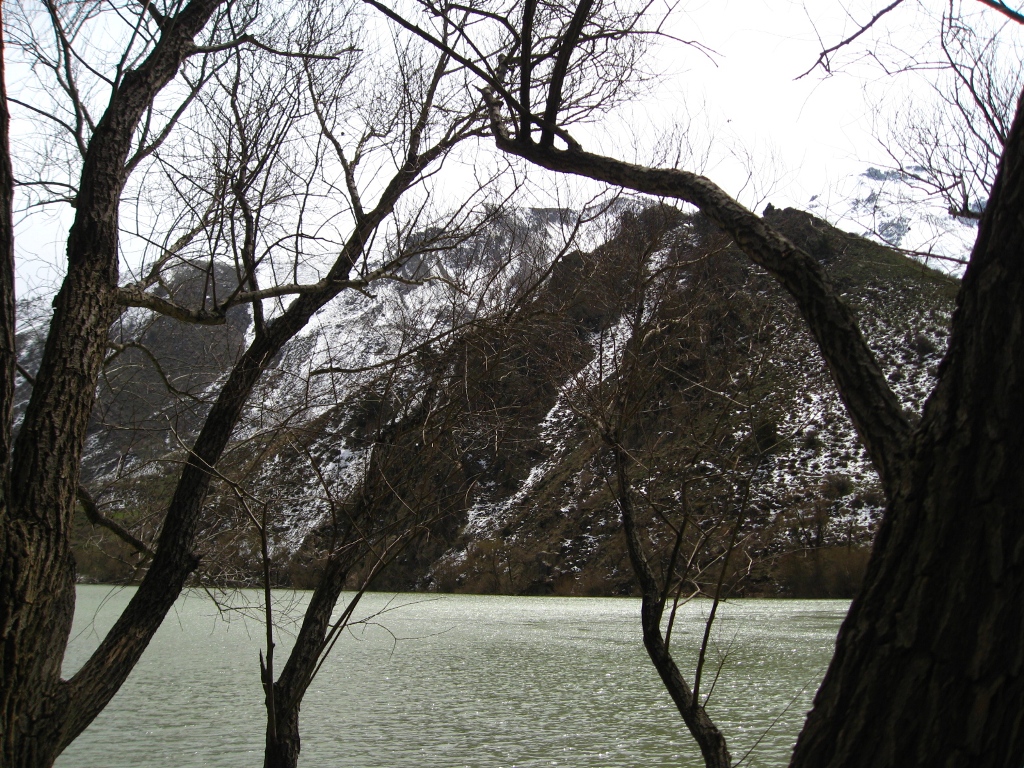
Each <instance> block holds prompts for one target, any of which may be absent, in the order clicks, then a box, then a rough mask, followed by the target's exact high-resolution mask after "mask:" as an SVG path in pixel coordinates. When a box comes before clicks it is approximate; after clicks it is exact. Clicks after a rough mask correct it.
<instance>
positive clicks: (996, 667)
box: [792, 100, 1024, 768]
mask: <svg viewBox="0 0 1024 768" xmlns="http://www.w3.org/2000/svg"><path fill="white" fill-rule="evenodd" d="M1022 210H1024V100H1022V101H1021V102H1019V103H1018V108H1017V115H1016V118H1015V120H1014V123H1013V127H1012V128H1011V131H1010V134H1009V137H1008V140H1007V142H1006V147H1005V150H1004V153H1003V157H1002V161H1001V164H1000V169H999V172H998V175H997V177H996V182H995V186H994V188H993V190H992V195H991V197H990V199H989V204H988V206H986V209H985V214H984V217H983V218H982V221H981V225H980V230H979V234H978V241H977V243H976V245H975V247H974V252H973V254H972V256H971V261H970V265H969V266H968V268H967V272H966V274H965V275H964V282H963V285H962V287H961V291H960V296H959V299H958V306H957V310H956V313H955V315H954V318H953V331H952V335H951V338H950V346H949V351H948V352H947V354H946V358H945V360H944V361H943V363H942V366H941V369H940V376H939V383H938V385H937V386H936V388H935V391H934V392H933V393H932V395H931V397H930V398H929V400H928V402H927V404H926V406H925V410H924V415H923V418H922V420H921V423H920V425H919V427H918V428H917V429H916V430H915V432H914V435H913V438H912V440H911V442H910V448H909V451H908V454H909V458H908V459H907V461H906V462H905V464H904V466H903V467H902V470H903V471H902V473H901V476H900V480H899V483H898V484H897V486H896V489H895V493H894V495H893V497H892V499H891V501H890V504H889V508H888V510H887V511H886V515H885V518H884V521H883V524H882V527H881V530H880V531H879V534H878V539H877V541H876V543H875V549H874V553H873V555H872V560H871V564H870V567H869V569H868V574H867V578H866V581H865V584H864V587H863V589H862V591H861V593H860V595H859V596H858V597H857V599H856V600H855V601H854V603H853V606H852V607H851V609H850V614H849V616H848V617H847V619H846V621H845V622H844V623H843V627H842V630H841V632H840V635H839V640H838V642H837V646H836V654H835V657H834V658H833V660H832V663H831V666H830V667H829V671H828V674H827V675H826V677H825V681H824V682H823V683H822V686H821V688H820V689H819V691H818V694H817V696H816V698H815V704H814V709H813V710H812V712H811V714H810V716H809V717H808V719H807V723H806V725H805V726H804V730H803V733H802V734H801V735H800V739H799V741H798V743H797V747H796V750H795V753H794V756H793V763H792V765H794V766H815V767H818V766H845V767H849V768H855V767H857V766H865V768H866V766H902V765H929V766H931V765H934V766H972V767H980V766H991V767H992V768H996V767H997V766H999V767H1002V768H1020V766H1021V765H1022V764H1024V642H1022V638H1024V471H1022V468H1021V457H1022V456H1024V218H1022V215H1021V211H1022Z"/></svg>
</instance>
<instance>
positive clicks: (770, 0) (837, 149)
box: [9, 0, 994, 295]
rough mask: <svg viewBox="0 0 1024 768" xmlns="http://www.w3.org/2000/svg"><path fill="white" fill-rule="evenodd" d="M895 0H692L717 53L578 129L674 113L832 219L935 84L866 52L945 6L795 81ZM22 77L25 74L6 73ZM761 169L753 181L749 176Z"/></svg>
mask: <svg viewBox="0 0 1024 768" xmlns="http://www.w3.org/2000/svg"><path fill="white" fill-rule="evenodd" d="M966 2H967V3H970V0H966ZM886 4H887V3H886V2H885V1H884V0H851V1H850V2H846V3H840V2H838V1H833V0H817V2H813V3H808V4H805V3H802V2H797V1H796V0H690V2H684V3H683V4H682V5H681V7H680V8H678V9H676V11H675V12H674V13H673V14H672V16H671V18H670V22H669V24H668V25H667V26H666V32H668V33H669V34H672V35H674V36H677V37H679V38H683V39H688V40H698V41H700V42H701V43H703V44H704V45H706V46H708V48H710V49H711V50H713V51H714V52H715V53H714V54H712V55H711V56H710V57H709V56H704V55H702V54H699V53H698V52H697V51H695V50H694V49H693V48H690V47H686V46H683V45H680V44H678V43H675V42H671V41H666V42H664V43H662V44H660V45H659V46H658V49H657V50H656V51H655V52H654V53H653V54H652V58H651V59H650V67H651V69H654V70H657V71H659V72H661V73H663V74H664V77H663V78H662V79H661V80H660V81H659V82H656V83H654V84H653V86H652V90H651V93H650V96H649V98H647V99H645V100H642V101H641V102H640V103H637V104H633V105H630V106H629V107H627V108H624V109H622V110H620V111H619V113H617V114H616V115H615V116H609V117H608V118H607V119H604V120H602V121H601V122H600V123H599V124H596V125H593V126H589V127H585V128H582V129H575V130H574V133H575V134H576V135H577V137H578V138H580V139H581V140H582V141H583V144H584V146H585V147H587V148H588V149H592V150H595V151H599V152H605V153H607V154H613V155H616V156H619V157H624V158H625V159H629V160H634V161H637V162H647V163H650V162H652V161H658V160H659V158H658V157H657V153H656V152H655V150H654V146H655V145H656V144H657V143H658V141H659V139H660V138H663V137H664V135H665V133H666V131H667V130H668V129H669V127H670V126H671V124H672V121H673V120H677V121H682V123H683V124H686V123H687V122H689V124H690V126H691V131H690V140H691V141H692V142H693V143H694V144H695V145H696V146H697V147H698V155H700V154H702V153H703V152H704V151H706V152H707V159H706V162H704V161H699V162H697V163H696V166H697V167H694V164H687V165H686V166H685V167H689V168H691V169H693V170H698V171H702V172H704V173H706V174H707V175H708V176H710V177H711V178H712V179H713V180H714V181H716V182H717V183H718V184H720V185H721V186H723V187H724V188H725V189H726V190H727V191H729V192H730V193H732V194H734V195H737V196H738V197H739V198H740V200H741V201H742V202H744V203H745V204H747V205H750V206H756V207H757V209H758V211H760V210H761V209H762V208H763V205H764V203H765V202H767V201H770V202H772V203H773V204H774V205H776V206H777V207H785V206H789V205H792V206H795V207H799V208H805V209H806V208H808V207H809V206H811V205H812V203H811V199H812V196H818V199H817V205H818V207H817V208H816V212H818V213H819V214H822V213H824V214H826V215H827V214H829V213H832V214H833V218H835V215H836V212H837V211H838V210H839V209H841V207H842V197H843V195H846V194H849V180H850V178H851V177H855V176H856V174H859V173H862V172H863V171H864V170H866V168H867V167H869V166H879V167H881V166H884V165H885V163H886V158H885V154H884V152H883V151H882V148H881V147H880V146H879V145H878V142H877V141H876V140H875V139H874V138H873V136H872V133H871V122H872V112H871V107H870V105H869V100H868V99H867V98H866V94H867V95H868V96H870V97H871V98H872V99H875V100H877V99H880V98H881V99H883V100H884V99H885V98H886V96H887V95H888V96H890V97H892V96H893V95H894V94H898V96H897V99H898V100H903V99H907V98H914V97H917V96H920V97H921V98H927V96H928V93H929V87H928V85H927V83H926V81H925V80H924V79H923V78H922V77H920V76H917V75H902V76H898V77H886V76H885V75H883V74H882V73H881V71H880V67H879V66H878V65H877V63H871V62H869V63H865V62H864V61H863V60H862V59H861V60H859V59H858V56H857V54H858V53H862V52H863V51H864V50H865V47H870V46H874V47H875V48H876V50H881V49H882V48H880V47H879V46H882V47H884V45H885V44H886V41H887V40H888V41H889V42H890V43H892V44H895V45H898V46H900V47H909V46H913V47H916V48H919V49H920V48H922V47H926V46H927V45H928V44H929V41H930V40H932V39H934V38H935V36H936V35H937V29H938V27H937V14H939V13H941V10H942V8H944V7H945V4H944V3H943V2H942V0H907V2H906V3H905V5H906V7H905V8H903V9H901V10H899V11H898V12H896V13H894V14H891V15H890V16H889V17H886V19H883V21H882V22H880V24H879V25H878V34H875V32H874V31H873V32H872V33H869V34H868V35H865V37H864V38H863V39H862V40H861V41H860V42H861V43H862V45H857V46H856V47H853V48H851V49H850V50H849V52H848V53H846V54H844V57H843V58H844V59H846V62H845V65H844V66H843V68H842V69H840V70H839V71H838V73H837V74H836V75H834V76H831V77H824V76H823V74H822V72H821V71H820V70H818V71H816V72H814V73H812V74H811V75H808V76H807V77H805V78H803V79H801V80H795V78H796V77H797V75H799V74H801V73H802V72H804V71H806V70H807V69H809V68H810V67H811V66H812V65H813V64H814V62H815V60H816V59H817V56H818V53H819V51H820V50H821V48H822V45H823V44H824V45H826V46H827V45H831V44H833V43H835V42H837V41H838V40H840V39H842V38H843V37H844V36H846V35H848V34H850V33H851V32H853V31H854V30H855V29H856V28H857V25H859V24H860V23H863V22H864V21H866V20H867V19H869V18H870V17H871V15H872V14H873V13H874V12H875V11H877V10H878V9H880V8H881V7H884V5H886ZM977 6H978V7H979V9H980V8H981V6H980V4H977ZM979 12H980V13H988V14H990V16H991V15H992V14H993V13H994V12H991V11H988V12H985V11H979ZM929 17H930V18H929ZM819 35H820V38H819ZM11 76H16V71H14V70H12V71H9V77H11ZM12 85H15V87H16V84H12ZM892 101H893V100H892V98H890V103H892ZM883 119H884V117H883ZM17 130H18V127H17V126H15V131H17ZM701 148H705V149H701ZM744 157H748V158H754V159H753V161H749V160H743V158H744ZM751 172H752V173H753V183H747V182H748V176H749V174H750V173H751ZM823 201H824V205H822V202H823ZM527 204H530V203H527ZM69 214H70V211H69V210H65V211H64V212H63V213H62V214H60V215H54V214H49V215H42V214H34V215H33V216H32V217H31V218H29V219H27V220H26V221H24V222H23V224H22V226H21V227H19V229H18V232H17V236H18V251H19V259H20V261H19V270H18V273H19V293H20V294H21V295H26V294H31V293H37V292H39V291H40V290H44V291H45V289H46V287H47V286H53V285H55V281H56V279H58V278H59V271H54V270H53V268H52V266H48V265H54V264H59V263H60V262H61V261H62V260H63V249H64V242H65V240H66V236H67V225H68V224H69V223H70V215H69Z"/></svg>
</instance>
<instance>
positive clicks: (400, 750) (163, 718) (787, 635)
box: [57, 586, 848, 768]
mask: <svg viewBox="0 0 1024 768" xmlns="http://www.w3.org/2000/svg"><path fill="white" fill-rule="evenodd" d="M130 594H131V593H130V590H111V588H109V587H101V586H83V587H80V588H79V590H78V609H77V611H76V614H75V632H74V634H73V637H72V642H71V645H70V647H69V649H68V653H67V658H66V660H65V673H70V672H72V671H73V670H74V669H76V668H77V667H78V666H79V665H81V664H82V663H83V662H84V660H85V658H86V656H87V654H88V653H89V652H90V651H91V650H92V649H93V648H95V646H96V645H97V644H98V642H99V639H100V637H101V636H102V633H103V632H105V631H106V630H107V628H109V626H110V625H111V624H113V621H114V619H115V618H116V616H117V614H118V613H119V611H120V609H121V608H122V607H123V606H124V604H125V603H126V602H127V600H128V598H129V597H130ZM275 595H279V596H280V598H281V599H282V600H283V601H284V602H290V603H291V604H292V605H291V609H292V613H293V615H295V616H298V614H299V612H300V611H301V608H302V604H303V603H304V601H305V600H306V599H307V597H308V593H293V592H286V591H283V590H282V591H281V592H280V593H275ZM259 599H260V596H259V594H258V593H256V592H247V593H243V594H241V595H239V596H236V599H235V600H234V607H235V608H236V609H237V610H231V611H228V612H225V613H219V612H218V610H217V608H215V607H214V604H213V603H212V602H211V601H210V599H209V598H208V597H206V596H204V595H201V594H194V595H191V596H188V597H185V598H182V599H180V600H179V601H178V603H177V604H176V606H175V610H174V611H173V612H172V613H171V614H170V615H169V616H168V617H167V619H166V620H165V622H164V625H163V627H162V628H161V629H160V631H159V632H158V633H157V636H156V638H155V639H154V641H153V643H152V644H151V646H150V648H149V649H148V650H147V652H146V654H145V655H144V656H143V658H142V661H141V662H140V663H139V665H138V667H137V668H136V670H135V672H134V673H133V674H132V676H131V677H130V678H129V680H128V681H127V683H125V685H124V687H123V688H122V689H121V692H120V693H119V694H118V695H117V697H116V698H115V699H114V700H113V701H112V702H111V704H110V705H109V706H108V707H107V708H106V710H105V711H104V712H103V713H102V714H101V715H100V716H99V717H98V718H97V719H96V721H95V722H94V723H93V725H92V726H91V727H90V728H89V729H88V730H87V731H86V732H85V733H84V734H83V735H82V736H81V737H79V739H78V740H77V741H76V742H75V743H74V744H72V745H71V747H69V748H68V750H67V751H66V752H65V753H64V755H63V756H62V757H61V758H60V759H59V760H58V761H57V765H58V766H59V768H120V767H121V766H148V765H155V764H173V765H176V766H182V767H183V768H184V767H186V766H218V767H221V766H223V767H224V768H228V767H229V766H230V767H232V768H234V767H236V766H237V767H238V768H242V767H243V766H245V767H246V768H249V767H250V766H257V765H261V764H262V761H263V754H262V743H263V728H264V723H265V720H264V710H263V693H262V690H261V688H260V685H259V661H258V655H257V654H258V650H259V649H260V647H261V641H262V638H263V628H262V626H261V625H260V623H259V622H258V621H256V620H254V619H252V618H248V617H247V616H246V611H245V610H242V608H243V607H244V606H243V603H244V602H245V601H247V600H251V601H252V604H253V605H254V606H255V605H256V603H257V601H258V600H259ZM639 606H640V604H639V601H637V600H629V599H610V598H609V599H606V598H593V599H592V598H548V597H477V596H468V595H444V596H433V595H399V596H397V597H395V596H390V595H370V596H368V597H367V598H364V600H363V603H362V604H361V605H360V609H359V611H358V612H357V615H358V616H361V617H367V616H370V615H371V614H374V613H377V612H379V611H381V610H384V609H387V610H386V611H385V612H384V613H383V614H380V615H378V616H376V617H375V618H369V619H368V620H367V622H366V623H364V624H361V625H359V626H356V627H354V628H353V629H352V631H351V632H349V633H348V634H347V635H346V636H345V637H343V639H342V640H341V641H340V642H339V643H338V645H337V647H336V648H335V650H334V653H333V654H332V656H331V658H330V660H329V661H328V662H327V664H325V665H324V667H323V669H322V670H321V673H320V675H319V676H318V677H317V679H316V680H315V681H314V682H313V685H312V686H311V687H310V690H309V691H308V693H307V694H306V698H305V701H304V703H303V708H302V715H301V723H302V738H303V741H302V759H301V764H304V765H309V766H351V767H352V768H375V767H376V766H382V767H383V766H388V767H389V768H390V767H391V766H400V767H401V766H408V767H409V768H412V767H413V766H416V767H417V768H456V767H457V766H472V767H473V768H476V767H477V766H480V767H481V768H483V767H485V766H486V767H487V768H512V766H517V767H520V766H521V767H522V768H526V766H533V767H539V766H572V767H573V768H581V767H587V766H593V768H599V767H600V768H606V767H607V766H639V765H643V766H695V767H696V766H701V765H702V762H701V760H700V754H699V752H698V750H697V748H696V746H695V745H694V744H693V742H692V741H691V740H690V739H689V737H688V735H687V733H686V730H685V728H684V726H683V724H682V722H681V720H680V719H679V716H678V714H677V713H676V711H675V710H674V708H673V706H672V703H671V701H670V700H669V698H668V696H667V694H666V693H665V692H664V690H663V689H662V688H661V684H660V682H659V680H658V678H657V675H656V673H655V672H654V670H653V668H652V667H651V666H650V664H649V663H648V661H647V657H646V655H645V653H644V650H643V647H642V644H641V641H640V625H639ZM847 606H848V604H847V603H846V602H844V601H769V600H741V601H735V602H730V603H728V604H727V605H726V606H724V607H723V608H722V609H720V611H719V620H718V622H717V627H718V631H717V632H716V633H715V634H716V637H715V640H716V643H715V647H714V649H713V651H712V653H711V654H710V659H711V662H712V664H713V666H712V668H711V669H710V670H709V671H708V672H706V673H705V683H704V684H703V687H704V689H705V690H707V687H708V685H709V684H710V682H711V681H712V679H713V678H714V674H713V671H714V669H715V668H717V667H718V666H719V665H720V666H721V674H720V675H719V677H718V680H717V683H716V685H715V687H714V691H713V694H712V699H711V703H710V705H709V712H710V713H711V715H712V717H713V718H714V719H715V720H716V722H717V723H718V724H719V726H720V727H721V728H722V729H723V730H724V731H725V733H726V736H727V738H728V739H729V745H730V750H731V752H732V754H733V759H734V761H735V760H736V759H738V758H739V757H740V756H742V755H743V754H744V753H745V752H747V751H748V750H749V749H750V748H751V747H752V746H754V744H755V743H757V746H756V747H755V748H754V751H753V753H752V754H751V755H750V757H749V758H748V759H747V760H746V761H745V762H746V763H747V764H749V765H751V766H778V765H785V764H786V762H787V758H788V752H789V750H790V749H791V747H792V742H793V740H794V739H795V736H796V733H797V731H798V729H799V727H800V724H801V723H802V721H803V716H804V713H805V712H806V710H807V709H808V707H809V705H810V701H811V698H812V696H813V692H814V690H815V689H816V688H817V685H818V682H819V680H820V679H821V676H822V675H823V674H824V670H825V666H826V664H827V663H828V659H829V658H830V657H831V655H832V648H833V644H834V641H835V634H836V631H837V630H838V627H839V622H840V621H841V620H842V617H843V616H844V615H845V612H846V609H847ZM706 608H707V606H706V605H702V604H691V605H690V606H687V608H686V613H685V616H684V617H683V618H682V620H681V622H679V621H677V630H676V634H675V635H674V637H673V640H672V645H673V649H674V651H675V653H676V654H677V661H678V662H679V665H680V667H681V668H682V669H683V670H684V671H685V670H687V669H690V670H692V667H693V657H694V652H695V650H696V648H695V645H696V643H697V642H699V638H700V634H701V632H702V625H703V615H704V611H705V610H706ZM291 626H292V628H294V626H295V625H294V624H292V625H291ZM680 630H682V631H680ZM290 644H291V638H290V637H289V636H288V635H287V634H286V633H282V634H281V637H280V639H279V643H278V654H279V655H278V659H279V661H278V665H279V666H280V665H281V664H283V661H284V658H285V655H284V654H285V653H286V652H287V649H288V647H289V646H290ZM720 663H721V664H720ZM776 720H777V721H778V722H777V723H776ZM773 723H775V725H774V727H772V725H773Z"/></svg>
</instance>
